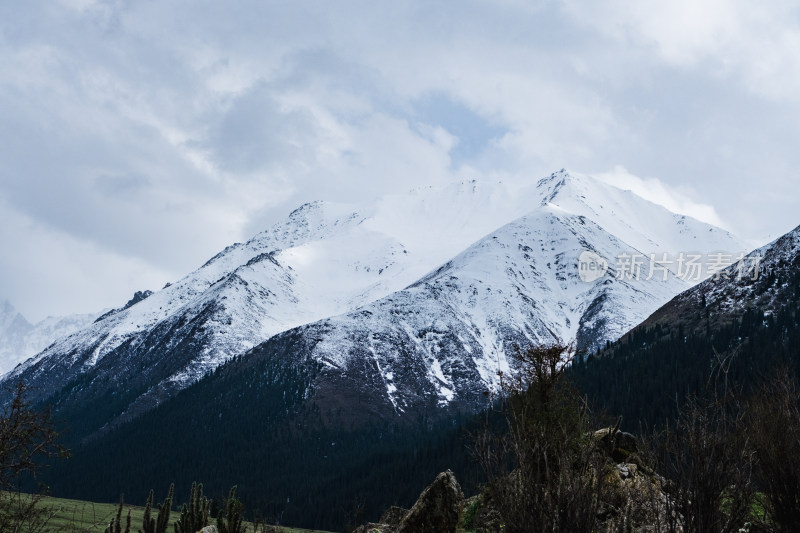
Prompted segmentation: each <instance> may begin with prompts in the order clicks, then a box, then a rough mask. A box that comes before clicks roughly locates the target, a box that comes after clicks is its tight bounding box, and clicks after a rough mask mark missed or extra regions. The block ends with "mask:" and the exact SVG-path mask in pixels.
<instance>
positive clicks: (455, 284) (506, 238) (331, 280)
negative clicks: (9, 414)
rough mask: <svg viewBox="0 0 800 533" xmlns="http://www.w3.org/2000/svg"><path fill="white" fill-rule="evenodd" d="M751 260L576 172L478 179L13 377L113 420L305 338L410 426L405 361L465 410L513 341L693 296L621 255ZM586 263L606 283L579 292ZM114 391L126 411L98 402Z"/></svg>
mask: <svg viewBox="0 0 800 533" xmlns="http://www.w3.org/2000/svg"><path fill="white" fill-rule="evenodd" d="M741 249H742V244H741V243H740V242H739V241H738V240H737V239H736V238H735V237H734V236H732V235H731V234H729V233H727V232H725V231H723V230H720V229H719V228H715V227H712V226H710V225H708V224H705V223H702V222H699V221H696V220H694V219H691V218H689V217H685V216H681V215H676V214H674V213H671V212H669V211H667V210H666V209H664V208H662V207H659V206H657V205H655V204H652V203H650V202H647V201H646V200H643V199H642V198H640V197H638V196H636V195H634V194H633V193H631V192H630V191H623V190H620V189H617V188H615V187H612V186H609V185H606V184H603V183H601V182H598V181H596V180H594V179H592V178H590V177H587V176H578V175H571V174H569V173H567V172H566V171H560V172H557V173H554V174H553V175H551V176H549V177H547V178H545V179H542V180H540V181H538V182H531V183H530V184H528V185H526V186H512V185H508V184H504V183H502V182H495V183H480V182H475V181H468V182H462V183H458V184H454V185H451V186H447V187H439V188H435V187H429V188H423V189H418V190H414V191H411V192H410V193H408V194H405V195H393V196H386V197H383V198H381V199H379V200H377V201H375V202H372V203H370V204H365V205H345V204H332V203H327V202H315V203H311V204H306V205H303V206H301V207H300V208H298V209H297V210H295V211H294V212H292V213H291V214H290V215H289V216H288V217H287V219H286V220H284V221H283V222H281V223H279V224H276V225H275V226H274V227H272V228H270V229H269V230H267V231H265V232H262V233H260V234H258V235H256V236H255V237H253V238H252V239H251V240H249V241H248V242H246V243H243V244H240V243H237V244H234V245H232V246H229V247H228V248H226V249H225V250H223V251H222V252H220V253H219V254H217V255H216V256H214V257H213V258H212V259H210V260H209V261H208V262H207V263H205V264H204V265H203V266H202V267H200V268H199V269H198V270H196V271H195V272H193V273H191V274H189V275H188V276H186V277H185V278H183V279H182V280H180V281H178V282H176V283H174V284H172V285H169V286H167V287H165V288H164V289H162V290H161V291H158V292H155V293H152V294H149V295H147V296H146V297H139V298H138V299H135V300H137V301H136V302H135V303H133V304H131V305H126V306H125V307H122V308H120V309H118V310H115V311H112V312H109V313H106V314H105V315H103V316H102V317H101V318H100V319H98V320H97V321H96V322H95V323H93V324H91V325H90V326H88V327H86V328H84V329H82V330H81V331H79V332H77V333H75V334H73V335H71V336H69V337H67V338H65V339H62V340H59V341H58V342H56V343H54V344H53V345H51V346H49V347H48V348H47V349H45V350H44V351H42V352H41V353H40V354H38V355H37V356H36V357H35V358H33V359H30V360H28V361H27V362H26V363H24V364H23V365H21V366H20V367H18V368H16V369H15V370H14V371H13V372H12V373H11V375H12V376H13V377H22V378H23V379H25V380H28V381H31V382H36V383H37V386H38V387H37V388H38V389H39V390H42V391H47V392H46V393H45V394H46V395H49V394H54V395H55V396H54V398H57V402H58V403H59V405H62V406H67V405H78V404H86V403H87V402H88V403H90V404H91V403H92V402H98V403H97V405H96V407H97V410H98V413H101V412H102V413H104V414H102V415H101V414H98V415H97V416H98V417H99V419H102V418H103V417H105V419H106V420H110V419H114V418H118V417H120V416H123V415H125V416H129V415H132V414H135V413H138V412H141V411H142V410H146V409H148V408H149V407H151V406H153V405H155V404H156V403H158V402H159V401H161V400H163V399H164V398H165V397H167V396H169V395H170V394H172V393H174V392H175V391H177V390H180V389H182V388H184V387H186V386H187V385H189V384H190V383H192V382H194V381H195V380H196V379H197V378H198V377H200V376H202V375H203V374H204V373H206V372H208V371H210V370H213V369H214V368H216V367H217V366H219V365H220V364H222V363H224V362H225V361H227V360H229V359H230V358H231V357H234V356H236V355H240V354H243V353H245V352H247V351H248V350H249V349H251V348H253V347H254V346H257V345H259V344H261V343H263V342H265V341H268V340H269V339H271V338H273V337H274V336H276V335H278V334H281V333H284V332H288V333H284V334H285V335H297V334H300V333H299V332H303V331H305V332H315V333H314V335H315V337H314V339H313V344H314V345H315V346H314V349H313V354H311V356H312V357H313V358H315V359H316V360H319V361H322V362H324V363H325V364H327V365H329V366H330V367H331V368H336V369H340V370H342V369H345V368H357V367H359V365H361V366H363V365H373V363H374V366H375V367H376V368H379V372H378V374H379V375H380V381H382V383H383V385H382V389H381V390H382V391H383V392H382V394H383V395H384V396H385V397H386V398H388V400H389V401H390V402H392V403H393V405H394V407H395V408H396V409H397V410H398V411H399V410H401V409H402V406H403V405H404V404H403V401H406V400H402V399H401V396H402V395H403V394H423V392H422V391H421V390H420V391H417V392H416V393H414V392H413V391H412V390H411V388H410V387H412V385H411V384H410V383H411V382H409V383H403V382H402V375H403V369H402V367H403V363H404V361H409V360H414V361H415V364H416V365H417V366H416V367H415V369H414V370H413V372H414V373H415V375H423V374H424V375H426V376H429V377H430V379H429V380H428V381H427V383H429V384H430V387H433V388H432V389H431V390H433V391H434V396H435V397H436V398H437V400H436V401H437V403H450V402H451V401H453V402H458V401H459V400H456V398H461V396H460V395H461V394H462V391H463V390H466V389H470V390H474V391H477V390H479V389H481V388H483V389H485V388H486V387H488V386H491V384H492V380H493V379H494V376H495V371H496V370H497V369H501V368H505V366H506V365H507V364H508V363H507V360H506V357H507V356H508V354H509V350H510V349H511V346H512V345H513V343H514V342H519V343H525V342H551V341H553V340H560V341H563V342H573V341H575V342H577V345H578V347H579V348H584V349H592V348H594V347H596V346H598V345H599V344H601V343H603V342H605V341H606V340H614V339H616V338H617V337H618V336H620V335H621V334H622V333H623V332H624V331H625V330H626V329H627V328H629V327H631V326H632V325H634V324H635V323H636V322H637V321H639V320H641V319H642V318H644V317H646V316H647V315H648V314H649V313H650V312H652V311H653V310H655V309H656V308H658V307H659V306H660V305H661V304H663V303H664V302H666V301H667V300H669V298H671V297H672V296H674V295H675V294H677V293H678V292H680V291H681V290H683V289H685V288H687V287H688V286H689V285H688V284H687V282H685V281H683V280H681V279H677V278H676V277H675V276H673V275H672V274H671V273H668V275H667V274H665V276H666V279H665V280H659V279H652V280H644V279H640V280H625V279H621V280H617V279H614V275H613V274H614V272H615V267H614V262H613V261H614V260H613V258H615V257H618V256H619V255H620V254H623V253H625V254H628V255H632V254H639V255H642V256H643V257H644V260H643V264H642V266H643V268H645V269H646V268H647V267H648V266H649V263H648V261H647V259H646V254H647V253H650V252H654V253H656V252H670V253H677V252H679V251H683V250H702V251H711V250H730V251H731V252H736V251H738V250H741ZM583 250H589V251H593V252H595V253H596V254H597V255H598V256H600V257H603V258H605V259H606V260H607V261H608V262H609V263H610V266H611V268H610V271H609V272H610V273H609V274H608V275H606V276H604V277H601V278H599V279H597V280H594V281H593V282H592V283H584V282H582V281H580V280H579V279H578V275H577V274H578V273H577V258H578V255H579V254H580V252H581V251H583ZM142 296H144V293H143V295H142ZM132 301H133V300H132ZM129 304H130V302H129ZM298 328H299V329H298ZM309 334H311V333H309ZM445 352H452V353H451V354H450V355H448V354H446V353H445ZM462 367H463V369H466V370H464V371H463V372H462V370H460V369H462ZM420 373H421V374H420ZM388 376H391V377H388ZM426 386H427V385H426ZM403 388H405V390H406V392H405V393H403V394H401V393H400V392H399V391H401V390H402V389H403ZM109 391H113V395H114V398H115V401H114V402H109V401H107V399H104V400H102V401H101V400H99V398H106V395H107V394H108V393H109ZM395 392H397V394H394V393H395ZM412 403H413V402H412ZM408 405H410V404H408Z"/></svg>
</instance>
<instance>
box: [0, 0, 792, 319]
mask: <svg viewBox="0 0 800 533" xmlns="http://www.w3.org/2000/svg"><path fill="white" fill-rule="evenodd" d="M798 119H800V12H799V11H798V8H797V4H796V3H795V2H792V1H780V0H777V1H768V2H752V1H750V0H731V1H719V0H703V1H698V0H673V1H671V2H664V1H663V0H659V1H647V0H633V1H622V0H610V1H606V2H596V1H586V2H580V1H574V0H564V1H538V2H537V1H524V0H519V1H517V0H491V1H477V0H476V1H467V0H462V1H458V2H456V1H452V2H435V1H433V2H432V1H418V2H405V1H401V0H392V1H391V2H380V1H374V0H369V1H363V2H349V1H340V2H322V1H316V2H303V1H296V0H293V1H291V2H273V1H265V0H261V1H229V2H221V1H217V2H210V1H199V0H191V1H188V0H186V1H180V0H176V1H168V0H163V1H162V0H159V1H155V0H152V1H151V0H137V1H129V2H125V1H122V0H109V1H93V0H61V1H55V0H50V1H38V0H26V1H24V2H2V3H0V227H2V230H1V231H0V250H2V253H1V254H0V299H3V298H7V299H9V300H10V301H11V302H12V303H13V304H14V305H15V306H16V307H17V308H18V309H19V310H20V311H22V312H23V313H24V314H25V315H26V316H27V317H28V318H29V319H30V320H38V319H41V318H43V317H44V316H46V315H49V314H64V313H72V312H79V311H80V312H89V311H95V310H99V309H101V308H104V307H111V306H118V305H121V304H122V303H124V302H125V301H126V300H127V298H128V297H130V295H131V294H132V292H133V291H134V290H137V289H144V288H151V289H157V288H160V287H161V286H163V285H164V283H165V282H167V281H174V280H175V279H176V278H178V277H181V276H182V275H184V274H186V273H187V272H189V271H190V270H193V269H194V268H196V267H197V266H199V265H200V264H202V263H203V262H204V261H205V260H206V259H208V258H209V257H210V256H212V255H214V254H215V253H216V252H217V251H219V250H220V249H222V248H223V247H225V246H226V245H228V244H230V243H232V242H234V241H241V240H243V239H246V238H248V237H249V236H251V235H252V234H254V233H256V232H257V231H259V230H261V229H264V228H265V227H267V226H268V225H269V224H270V223H272V222H274V221H275V220H277V219H278V218H280V217H282V216H285V214H287V213H288V212H289V211H290V210H291V209H292V208H293V207H295V206H297V205H298V204H299V203H301V202H303V201H308V200H311V199H317V198H323V199H333V200H343V199H367V198H370V197H374V196H376V195H380V194H383V193H385V192H391V191H402V190H407V189H410V188H413V187H415V186H418V185H424V184H441V183H447V182H450V181H454V180H460V179H465V178H468V179H473V178H479V179H480V178H484V179H494V178H502V179H507V180H532V179H538V178H539V177H542V176H544V175H546V174H549V173H550V172H552V171H554V170H557V169H560V168H562V167H566V168H568V169H571V170H575V171H578V172H583V173H588V174H593V175H600V176H602V177H603V178H604V179H606V180H607V181H611V182H613V183H617V184H620V185H622V186H624V187H627V188H633V189H635V190H640V191H643V192H644V193H645V194H649V195H650V196H651V197H652V198H654V199H657V200H658V201H660V202H662V203H664V204H666V205H667V206H668V207H671V208H672V209H674V210H679V211H682V212H686V213H690V214H694V215H696V216H698V217H700V218H703V219H704V220H707V221H711V222H715V223H717V224H720V225H722V226H724V227H726V228H727V229H730V230H732V231H733V232H735V233H737V234H739V235H740V236H742V237H744V238H747V239H750V240H751V241H752V242H758V241H760V240H764V239H765V238H767V237H769V236H773V237H775V236H778V235H779V234H781V233H783V232H785V231H788V230H789V229H792V228H793V227H795V226H796V225H797V224H800V179H798V169H800V149H798V148H800V147H799V146H798V140H800V128H799V127H798Z"/></svg>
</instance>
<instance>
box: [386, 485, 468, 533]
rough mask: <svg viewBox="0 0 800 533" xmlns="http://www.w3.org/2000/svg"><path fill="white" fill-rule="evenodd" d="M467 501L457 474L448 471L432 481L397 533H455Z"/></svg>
mask: <svg viewBox="0 0 800 533" xmlns="http://www.w3.org/2000/svg"><path fill="white" fill-rule="evenodd" d="M463 502H464V493H462V492H461V486H460V485H459V484H458V481H456V476H455V475H453V473H452V472H451V471H450V470H448V471H446V472H442V473H441V474H439V475H438V476H436V479H435V480H434V481H433V483H431V484H430V486H428V487H427V488H426V489H425V490H424V491H422V494H420V496H419V499H417V502H416V503H415V504H414V506H413V507H411V510H409V511H408V513H406V515H405V516H404V517H403V519H402V520H401V521H400V524H399V525H398V526H397V529H396V530H395V531H396V533H455V531H456V527H458V520H459V515H460V514H461V508H462V505H463Z"/></svg>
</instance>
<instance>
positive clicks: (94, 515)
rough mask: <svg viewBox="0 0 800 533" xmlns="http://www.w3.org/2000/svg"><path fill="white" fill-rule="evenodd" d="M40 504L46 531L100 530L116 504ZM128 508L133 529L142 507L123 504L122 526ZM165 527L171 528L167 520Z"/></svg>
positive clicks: (306, 532) (296, 532)
mask: <svg viewBox="0 0 800 533" xmlns="http://www.w3.org/2000/svg"><path fill="white" fill-rule="evenodd" d="M40 505H42V506H44V507H46V508H48V509H50V510H51V511H52V513H53V517H52V518H51V520H50V521H49V522H48V525H47V529H46V531H52V532H56V531H58V532H65V533H84V532H87V533H88V532H92V533H94V532H100V533H103V531H105V529H106V527H107V526H108V523H109V522H110V521H111V519H112V518H113V517H114V516H116V514H117V509H118V508H119V504H113V503H93V502H86V501H81V500H66V499H63V498H50V497H47V498H44V499H43V500H42V501H41V503H40ZM128 509H130V510H131V531H133V532H136V531H138V530H139V529H141V527H142V517H143V516H144V507H137V506H133V505H125V507H124V510H123V512H122V520H123V526H122V527H123V529H124V528H125V517H126V516H127V514H128ZM179 513H180V511H179V509H173V510H172V514H171V515H170V521H171V522H174V521H175V520H177V518H178V516H179ZM248 526H249V527H248V529H247V531H248V532H252V531H253V526H252V524H249V525H248ZM284 530H285V531H286V532H287V533H328V532H324V531H315V530H310V529H293V528H288V527H285V528H284ZM169 531H170V532H171V531H172V525H171V524H170V529H169Z"/></svg>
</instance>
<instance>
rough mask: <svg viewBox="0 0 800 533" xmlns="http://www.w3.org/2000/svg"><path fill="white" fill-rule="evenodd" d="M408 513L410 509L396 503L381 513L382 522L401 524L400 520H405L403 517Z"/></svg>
mask: <svg viewBox="0 0 800 533" xmlns="http://www.w3.org/2000/svg"><path fill="white" fill-rule="evenodd" d="M407 514H408V509H403V508H402V507H397V506H396V505H392V506H391V507H389V508H388V509H386V511H384V513H383V515H381V519H380V523H381V524H388V525H390V526H399V525H400V522H402V521H403V518H404V517H405V516H406V515H407Z"/></svg>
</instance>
